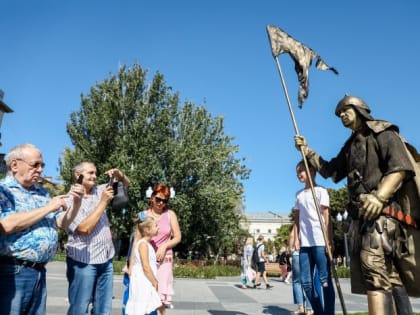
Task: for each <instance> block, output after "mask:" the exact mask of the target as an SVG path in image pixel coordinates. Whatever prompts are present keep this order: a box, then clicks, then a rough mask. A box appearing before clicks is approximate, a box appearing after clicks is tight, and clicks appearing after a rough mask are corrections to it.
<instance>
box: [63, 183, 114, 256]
mask: <svg viewBox="0 0 420 315" xmlns="http://www.w3.org/2000/svg"><path fill="white" fill-rule="evenodd" d="M106 185H107V184H103V185H99V186H94V187H93V188H92V192H91V195H89V196H88V197H84V198H83V200H82V204H81V206H80V209H79V212H78V213H77V216H76V218H75V219H74V220H73V222H72V223H71V224H70V226H69V228H68V229H67V233H68V242H67V244H66V249H67V256H68V257H70V258H71V259H73V260H76V261H79V262H82V263H85V264H103V263H105V262H107V261H108V260H110V259H111V258H112V257H114V254H115V249H114V244H113V243H112V235H111V229H110V226H109V221H108V216H107V214H106V211H104V213H103V214H102V216H101V218H100V219H99V221H98V223H97V224H96V226H95V227H94V229H93V230H92V232H91V233H90V234H80V233H78V232H77V231H76V230H77V227H78V226H79V224H80V223H81V222H82V221H83V220H85V219H86V218H87V217H88V216H89V215H90V214H91V213H92V212H93V211H94V210H95V208H96V206H97V205H98V203H99V201H100V199H101V196H102V192H103V191H104V189H105V187H106ZM69 199H70V200H68V203H69V204H71V203H72V200H73V199H72V198H69Z"/></svg>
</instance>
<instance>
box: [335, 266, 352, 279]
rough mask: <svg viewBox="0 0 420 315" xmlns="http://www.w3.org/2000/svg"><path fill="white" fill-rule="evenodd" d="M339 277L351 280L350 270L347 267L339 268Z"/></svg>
mask: <svg viewBox="0 0 420 315" xmlns="http://www.w3.org/2000/svg"><path fill="white" fill-rule="evenodd" d="M337 276H338V277H339V278H350V268H347V267H343V266H341V267H337Z"/></svg>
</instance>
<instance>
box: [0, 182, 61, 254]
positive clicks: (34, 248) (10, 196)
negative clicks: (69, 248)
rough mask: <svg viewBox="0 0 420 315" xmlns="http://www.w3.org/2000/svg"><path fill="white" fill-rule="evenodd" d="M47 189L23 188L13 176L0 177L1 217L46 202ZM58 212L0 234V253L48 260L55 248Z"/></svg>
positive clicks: (47, 199) (37, 206) (47, 198)
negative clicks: (18, 230)
mask: <svg viewBox="0 0 420 315" xmlns="http://www.w3.org/2000/svg"><path fill="white" fill-rule="evenodd" d="M50 199H51V198H50V196H49V194H48V192H47V191H46V190H45V189H44V188H42V187H40V186H38V185H33V186H32V187H31V188H30V189H25V188H23V187H22V185H20V184H19V182H18V181H17V180H16V179H15V178H14V177H13V176H9V175H8V176H6V177H5V178H4V179H2V180H0V220H1V219H3V218H5V217H7V216H8V215H10V214H13V213H20V212H29V211H32V210H34V209H37V208H40V207H43V206H45V205H46V204H48V202H49V201H50ZM59 214H60V211H57V212H53V213H49V214H48V215H47V216H46V217H44V218H43V219H42V220H40V221H39V222H37V223H35V224H34V225H32V226H31V227H29V228H27V229H25V230H22V231H20V232H17V233H13V234H9V235H5V234H1V233H0V255H1V256H9V257H15V258H18V259H23V260H28V261H33V262H47V261H49V260H51V259H52V258H53V257H54V255H55V252H56V250H57V244H58V233H57V221H56V217H57V215H59Z"/></svg>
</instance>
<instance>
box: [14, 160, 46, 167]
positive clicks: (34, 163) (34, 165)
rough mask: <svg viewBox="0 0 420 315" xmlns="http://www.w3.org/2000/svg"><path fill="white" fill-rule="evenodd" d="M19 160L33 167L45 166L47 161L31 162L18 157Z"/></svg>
mask: <svg viewBox="0 0 420 315" xmlns="http://www.w3.org/2000/svg"><path fill="white" fill-rule="evenodd" d="M16 160H18V161H22V162H24V163H26V164H27V165H29V166H30V167H31V168H40V167H42V168H44V167H45V163H44V162H33V163H29V162H27V161H25V160H24V159H16Z"/></svg>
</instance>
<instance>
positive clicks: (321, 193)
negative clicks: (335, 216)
mask: <svg viewBox="0 0 420 315" xmlns="http://www.w3.org/2000/svg"><path fill="white" fill-rule="evenodd" d="M314 189H315V194H316V196H317V199H318V202H319V205H320V206H323V207H329V206H330V197H329V195H328V191H327V190H326V189H325V188H324V187H321V186H316V187H314ZM295 210H297V211H299V240H300V246H301V247H309V246H325V241H324V236H323V235H322V230H321V224H320V222H319V219H318V214H317V211H316V207H315V202H314V198H313V196H312V191H311V189H302V190H299V191H298V192H297V193H296V200H295ZM320 211H321V218H322V220H324V217H323V210H322V207H321V209H320Z"/></svg>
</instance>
